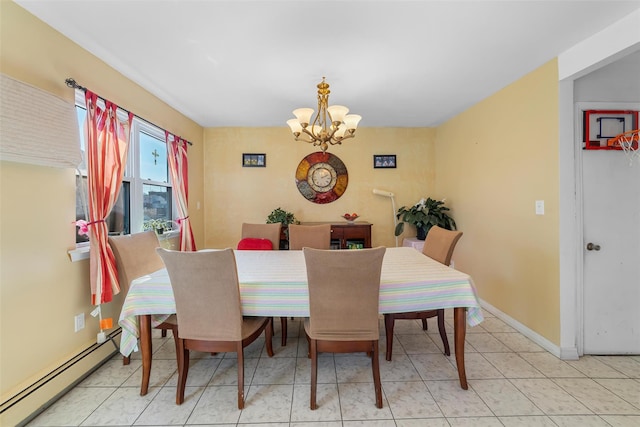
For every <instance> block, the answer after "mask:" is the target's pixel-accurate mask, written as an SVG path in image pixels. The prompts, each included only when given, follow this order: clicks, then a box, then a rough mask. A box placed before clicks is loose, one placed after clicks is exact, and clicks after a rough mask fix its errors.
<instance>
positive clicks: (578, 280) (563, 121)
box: [558, 9, 640, 359]
mask: <svg viewBox="0 0 640 427" xmlns="http://www.w3.org/2000/svg"><path fill="white" fill-rule="evenodd" d="M639 19H640V9H638V10H636V11H634V12H632V13H630V14H629V15H627V16H626V17H624V18H622V19H621V20H619V21H618V22H615V23H614V24H612V25H611V26H609V27H607V28H606V29H604V30H603V31H601V32H599V33H597V34H594V35H593V36H592V37H590V38H588V39H586V40H583V41H582V42H580V43H578V44H577V45H575V46H574V47H572V48H570V49H568V50H567V51H565V52H563V53H561V54H560V55H559V56H558V128H559V129H558V168H559V184H558V187H559V191H558V193H559V194H558V195H559V222H560V227H559V233H560V242H559V246H560V251H559V252H560V289H559V293H560V358H561V359H577V358H578V356H579V355H580V354H582V350H583V348H582V342H583V335H582V330H583V324H582V320H583V317H582V310H583V304H582V300H581V298H582V296H583V280H582V276H583V240H584V237H583V218H582V187H581V185H582V180H581V178H580V177H581V176H582V169H581V168H582V149H581V147H579V146H576V144H575V143H574V142H575V140H576V137H575V135H576V131H575V126H576V125H575V122H576V120H575V119H574V114H575V106H574V96H573V84H574V81H575V80H576V79H578V78H580V77H582V76H584V75H586V74H588V73H590V72H592V71H595V70H597V69H599V68H601V67H604V66H605V65H608V64H610V63H612V62H614V61H616V60H617V59H620V58H622V57H624V56H626V55H628V54H629V53H632V52H634V51H637V50H639V49H640V34H639V33H638V32H637V31H634V30H632V29H633V28H637V24H636V23H637V22H638V20H639ZM634 166H635V165H634ZM578 293H580V295H579V294H578Z"/></svg>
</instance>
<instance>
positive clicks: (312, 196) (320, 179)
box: [296, 151, 349, 203]
mask: <svg viewBox="0 0 640 427" xmlns="http://www.w3.org/2000/svg"><path fill="white" fill-rule="evenodd" d="M348 183H349V174H348V173H347V167H346V166H345V165H344V163H342V160H340V159H339V158H338V157H337V156H334V155H333V154H331V153H327V152H324V153H323V152H322V151H318V152H315V153H311V154H309V155H308V156H306V157H305V158H304V159H302V161H301V162H300V164H299V165H298V169H296V186H297V187H298V191H300V194H302V195H303V196H304V198H305V199H307V200H309V201H311V202H313V203H331V202H333V201H334V200H338V199H339V198H340V196H342V195H343V194H344V192H345V190H346V189H347V184H348Z"/></svg>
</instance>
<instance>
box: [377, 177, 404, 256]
mask: <svg viewBox="0 0 640 427" xmlns="http://www.w3.org/2000/svg"><path fill="white" fill-rule="evenodd" d="M373 194H377V195H378V196H384V197H388V198H390V199H391V209H392V211H393V212H392V214H393V234H394V235H395V234H396V226H397V225H398V221H397V219H396V201H395V199H394V194H393V193H392V192H391V191H384V190H378V189H377V188H374V189H373ZM397 247H398V236H396V248H397Z"/></svg>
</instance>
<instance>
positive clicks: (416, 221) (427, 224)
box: [395, 197, 456, 236]
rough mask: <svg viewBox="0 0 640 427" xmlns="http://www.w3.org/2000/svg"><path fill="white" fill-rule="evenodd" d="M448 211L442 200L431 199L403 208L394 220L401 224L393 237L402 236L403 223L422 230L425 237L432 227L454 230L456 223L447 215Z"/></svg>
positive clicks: (397, 226)
mask: <svg viewBox="0 0 640 427" xmlns="http://www.w3.org/2000/svg"><path fill="white" fill-rule="evenodd" d="M448 210H449V208H448V207H446V206H444V200H434V199H432V198H431V197H428V198H426V199H421V200H420V201H419V202H418V203H416V204H415V205H413V206H410V207H406V206H403V207H401V208H400V209H398V213H397V214H396V218H398V220H400V221H401V222H399V223H398V224H397V225H396V230H395V235H396V236H399V235H401V234H402V232H403V231H404V223H405V222H407V223H409V224H413V225H415V226H416V228H417V229H418V230H419V229H423V230H424V234H425V235H426V233H428V232H429V230H430V229H431V227H433V226H434V225H437V226H438V227H442V228H445V229H447V230H455V229H456V222H455V221H454V220H453V218H451V217H450V216H449V215H448V214H447V211H448Z"/></svg>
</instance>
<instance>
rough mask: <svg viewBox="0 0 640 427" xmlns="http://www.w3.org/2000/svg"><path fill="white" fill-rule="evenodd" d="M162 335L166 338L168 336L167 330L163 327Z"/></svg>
mask: <svg viewBox="0 0 640 427" xmlns="http://www.w3.org/2000/svg"><path fill="white" fill-rule="evenodd" d="M160 336H162V338H166V337H167V330H166V329H163V330H162V332H160Z"/></svg>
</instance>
